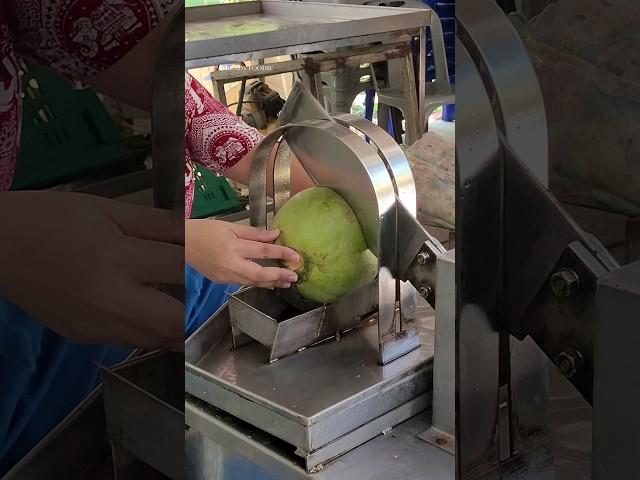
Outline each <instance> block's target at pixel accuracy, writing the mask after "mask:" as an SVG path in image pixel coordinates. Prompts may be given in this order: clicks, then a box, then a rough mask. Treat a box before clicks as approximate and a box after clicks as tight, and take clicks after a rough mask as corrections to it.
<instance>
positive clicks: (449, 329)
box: [418, 250, 456, 455]
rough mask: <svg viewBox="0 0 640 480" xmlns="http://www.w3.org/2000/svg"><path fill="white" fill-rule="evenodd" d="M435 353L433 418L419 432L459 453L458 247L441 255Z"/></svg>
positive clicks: (427, 438)
mask: <svg viewBox="0 0 640 480" xmlns="http://www.w3.org/2000/svg"><path fill="white" fill-rule="evenodd" d="M437 261H438V264H437V271H438V273H437V277H438V281H437V284H438V287H439V288H438V295H437V296H436V329H435V354H434V357H433V358H434V360H433V420H432V424H431V428H429V429H428V430H427V431H425V432H424V433H422V434H420V435H418V436H419V437H420V438H421V439H422V440H425V441H427V442H429V443H431V444H432V445H435V446H436V447H439V448H442V449H443V450H445V451H447V452H449V453H451V454H452V455H453V454H455V428H456V426H455V416H456V415H455V414H456V412H455V382H454V381H452V379H453V378H455V375H456V365H455V360H456V359H455V342H456V324H455V311H456V292H455V275H456V268H455V251H453V250H450V251H448V252H447V253H446V254H444V255H442V256H441V257H438V260H437Z"/></svg>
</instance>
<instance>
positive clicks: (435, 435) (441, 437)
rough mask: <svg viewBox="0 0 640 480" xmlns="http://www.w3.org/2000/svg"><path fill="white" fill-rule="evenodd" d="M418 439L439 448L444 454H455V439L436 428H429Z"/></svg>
mask: <svg viewBox="0 0 640 480" xmlns="http://www.w3.org/2000/svg"><path fill="white" fill-rule="evenodd" d="M418 438H420V439H422V440H424V441H425V442H427V443H430V444H431V445H434V446H436V447H438V448H441V449H442V450H444V451H445V452H449V453H450V454H451V455H455V454H456V439H455V437H454V436H453V435H449V434H448V433H444V432H441V431H440V430H438V429H437V428H434V427H431V428H429V429H428V430H425V431H424V432H422V433H421V434H420V435H418Z"/></svg>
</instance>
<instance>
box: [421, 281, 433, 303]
mask: <svg viewBox="0 0 640 480" xmlns="http://www.w3.org/2000/svg"><path fill="white" fill-rule="evenodd" d="M419 292H420V296H422V298H424V299H425V300H426V299H429V298H431V297H432V296H433V287H432V286H431V285H423V286H422V287H420V290H419Z"/></svg>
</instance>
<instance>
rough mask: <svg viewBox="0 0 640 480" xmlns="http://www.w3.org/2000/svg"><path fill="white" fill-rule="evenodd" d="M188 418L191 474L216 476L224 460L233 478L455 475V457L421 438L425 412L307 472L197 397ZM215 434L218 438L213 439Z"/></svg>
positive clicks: (372, 479) (376, 479)
mask: <svg viewBox="0 0 640 480" xmlns="http://www.w3.org/2000/svg"><path fill="white" fill-rule="evenodd" d="M185 407H186V416H187V421H188V422H189V423H190V424H192V425H194V426H197V427H198V428H199V430H190V431H188V433H187V437H186V446H187V463H186V468H187V478H189V479H203V478H207V479H212V480H215V479H218V478H220V477H219V472H220V471H221V470H222V468H223V467H222V464H223V463H224V470H225V473H226V474H228V475H229V478H246V475H247V473H248V472H251V473H253V474H254V475H256V476H259V477H260V478H265V476H267V477H269V478H270V479H273V480H276V479H277V480H310V479H312V480H354V479H357V480H360V479H367V480H389V479H402V480H443V479H451V478H454V476H455V472H454V470H455V468H454V459H453V457H452V456H450V455H444V454H443V452H442V450H440V449H439V448H437V447H434V446H432V445H429V444H428V443H426V442H424V441H422V440H420V439H419V438H418V434H420V432H422V431H424V430H425V428H427V427H428V426H429V419H430V416H431V413H430V412H429V411H425V412H422V413H420V414H418V415H416V416H414V417H412V418H411V419H409V420H407V421H406V422H404V423H402V424H400V425H398V426H397V427H395V428H394V429H392V430H390V431H387V432H385V433H384V434H381V435H379V436H378V437H376V438H375V439H373V440H371V441H369V442H368V443H366V444H364V445H362V446H361V447H359V448H357V449H355V450H353V451H351V452H349V453H347V454H346V455H344V456H342V457H340V459H339V460H337V461H335V462H333V463H331V464H328V465H326V466H325V467H324V468H323V469H322V470H321V471H318V472H316V473H312V474H307V473H306V472H305V471H304V469H303V468H302V467H300V466H299V465H298V464H297V463H296V462H295V459H292V456H291V454H290V453H287V451H286V450H283V449H282V448H281V445H279V444H277V443H276V442H273V440H272V439H270V438H268V437H266V436H264V435H263V434H261V433H260V432H259V431H255V430H252V429H250V428H247V427H246V424H245V425H240V424H239V423H238V422H237V421H236V420H234V419H233V418H232V417H229V416H227V415H225V414H223V413H222V412H220V411H219V410H215V409H213V408H211V407H210V406H208V405H207V404H204V403H202V402H200V401H198V400H197V399H193V398H188V399H187V401H186V403H185ZM213 438H215V442H214V441H212V439H213Z"/></svg>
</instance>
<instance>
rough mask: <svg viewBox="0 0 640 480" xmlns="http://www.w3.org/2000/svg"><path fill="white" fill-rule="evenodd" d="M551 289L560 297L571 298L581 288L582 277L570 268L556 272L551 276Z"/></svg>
mask: <svg viewBox="0 0 640 480" xmlns="http://www.w3.org/2000/svg"><path fill="white" fill-rule="evenodd" d="M550 284H551V291H552V292H553V294H554V295H555V296H556V297H558V298H569V297H572V296H573V295H575V294H577V293H578V291H579V290H580V277H578V274H577V273H576V272H574V271H573V270H571V269H569V268H565V269H562V270H559V271H557V272H555V273H554V274H553V275H551V278H550Z"/></svg>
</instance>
